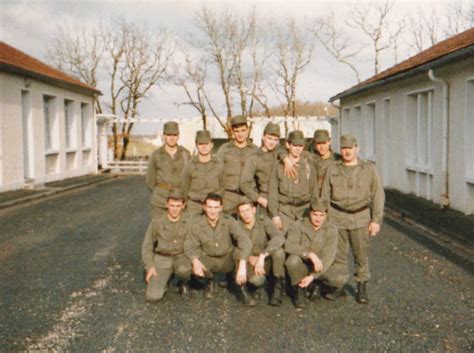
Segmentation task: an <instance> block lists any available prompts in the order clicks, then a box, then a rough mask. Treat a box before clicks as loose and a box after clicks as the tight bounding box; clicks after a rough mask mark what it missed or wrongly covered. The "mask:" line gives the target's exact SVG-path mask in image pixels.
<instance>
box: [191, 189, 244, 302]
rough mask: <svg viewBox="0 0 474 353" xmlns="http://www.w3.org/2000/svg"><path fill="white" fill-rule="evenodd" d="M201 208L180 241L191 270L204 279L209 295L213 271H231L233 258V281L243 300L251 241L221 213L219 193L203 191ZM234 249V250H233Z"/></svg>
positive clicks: (233, 222)
mask: <svg viewBox="0 0 474 353" xmlns="http://www.w3.org/2000/svg"><path fill="white" fill-rule="evenodd" d="M203 208H204V215H202V216H197V217H195V218H194V219H193V226H192V227H191V228H190V231H189V233H188V235H187V237H186V240H185V243H184V249H185V253H186V256H187V257H188V258H189V260H190V261H191V262H192V271H193V274H194V275H195V276H196V277H197V278H198V279H199V280H201V281H202V282H204V284H205V292H204V293H205V296H206V297H207V298H212V292H213V277H214V274H216V273H225V274H228V273H231V272H232V271H233V270H234V268H235V261H237V263H238V265H237V271H236V279H235V281H236V283H237V285H238V286H239V290H240V294H241V296H242V299H243V300H244V303H247V302H248V301H250V295H249V293H248V291H247V289H246V287H245V285H244V284H245V282H246V281H247V258H248V257H249V256H250V250H251V248H252V243H251V241H250V239H249V237H248V236H247V234H246V233H245V231H244V230H243V229H242V227H241V226H240V225H239V223H238V222H237V221H236V220H235V219H233V218H232V217H230V216H227V215H222V214H221V213H222V197H221V196H220V195H218V194H209V195H207V196H206V198H205V200H204V206H203ZM234 244H236V245H234ZM236 249H237V250H238V251H234V250H236ZM234 254H235V257H234Z"/></svg>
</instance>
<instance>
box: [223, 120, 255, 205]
mask: <svg viewBox="0 0 474 353" xmlns="http://www.w3.org/2000/svg"><path fill="white" fill-rule="evenodd" d="M231 124H232V134H233V135H234V139H233V140H232V141H229V142H227V143H225V144H223V145H222V146H221V147H220V148H219V151H218V152H217V157H218V158H219V159H220V160H221V161H222V162H223V163H224V188H225V191H224V195H223V200H224V213H226V214H231V213H234V212H235V210H236V207H237V204H238V203H239V200H240V197H241V196H242V195H243V193H242V192H241V191H240V174H241V172H242V169H243V167H244V164H245V161H246V160H247V159H248V158H250V157H251V156H252V155H254V154H256V153H257V151H258V147H257V146H255V145H254V144H253V143H252V142H251V141H249V140H248V137H249V132H250V130H249V127H248V125H247V119H246V118H245V117H235V118H232V120H231Z"/></svg>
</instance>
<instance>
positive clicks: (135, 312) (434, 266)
mask: <svg viewBox="0 0 474 353" xmlns="http://www.w3.org/2000/svg"><path fill="white" fill-rule="evenodd" d="M148 197H149V193H148V191H147V190H146V189H145V188H144V183H143V179H142V178H141V177H130V178H122V179H115V180H112V181H110V182H105V183H101V184H97V185H95V186H92V187H89V188H86V189H82V190H80V191H75V192H70V193H66V194H63V195H60V196H58V197H56V198H53V199H49V200H45V201H43V202H39V203H35V204H32V205H25V206H22V207H19V208H16V209H11V210H8V211H6V212H2V213H0V297H1V304H0V351H1V352H10V351H13V352H16V351H30V352H35V351H41V352H48V351H50V352H54V351H68V352H99V351H100V352H124V351H134V352H188V351H189V352H195V351H199V352H251V351H254V352H359V351H361V352H366V351H371V352H468V351H472V350H473V349H474V346H473V340H474V332H473V331H474V320H473V318H474V305H473V301H472V299H473V288H474V280H473V273H472V266H470V264H469V263H467V262H464V261H463V260H462V259H461V258H459V257H457V256H456V255H455V254H452V253H449V252H448V251H445V250H444V249H442V248H439V247H438V246H437V245H436V244H435V243H432V242H430V241H426V240H425V239H424V237H423V236H421V235H420V234H419V233H416V232H413V231H411V230H410V229H408V228H405V227H403V226H399V225H397V224H395V223H392V222H387V223H386V224H385V225H384V227H383V229H382V232H381V235H380V236H378V237H377V238H375V239H373V240H372V241H371V244H370V245H371V249H370V259H371V272H372V280H371V282H370V284H369V287H368V289H369V295H370V303H369V304H368V305H360V304H357V303H356V301H355V299H354V297H353V296H352V295H350V296H349V297H348V298H346V299H342V300H339V301H337V302H329V301H326V300H321V301H318V302H316V303H314V304H311V305H310V306H309V307H308V309H305V310H303V311H297V310H295V308H294V307H293V305H292V304H291V302H290V300H289V298H285V301H284V303H283V305H282V306H281V307H278V308H274V307H270V306H269V305H267V304H266V302H265V300H264V299H262V300H261V301H260V302H259V305H258V306H257V307H255V308H247V307H244V306H243V305H242V304H240V303H239V302H237V300H236V298H235V297H234V296H233V295H232V294H231V293H229V292H228V291H226V290H225V289H218V292H217V295H216V297H215V298H214V299H212V300H205V299H204V298H203V297H202V296H201V293H200V292H199V291H197V290H193V291H192V294H191V297H190V298H189V299H188V300H186V301H182V300H181V298H180V296H179V294H178V293H176V292H175V291H174V290H170V291H169V292H168V294H167V296H166V298H165V300H164V301H163V302H161V303H159V304H154V305H153V304H148V303H146V302H145V300H144V288H145V285H144V282H143V277H142V269H141V263H140V245H141V241H142V238H143V235H144V233H145V230H146V227H147V223H148V216H149V210H148ZM353 288H354V283H353V282H351V288H350V289H351V293H353V292H354V290H353Z"/></svg>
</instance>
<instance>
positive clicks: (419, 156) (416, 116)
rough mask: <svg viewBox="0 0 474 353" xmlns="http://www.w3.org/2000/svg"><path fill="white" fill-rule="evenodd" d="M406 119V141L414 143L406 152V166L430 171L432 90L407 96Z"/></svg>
mask: <svg viewBox="0 0 474 353" xmlns="http://www.w3.org/2000/svg"><path fill="white" fill-rule="evenodd" d="M406 118H407V121H406V137H407V141H413V142H414V144H413V148H411V149H409V150H407V155H406V160H407V164H408V166H409V167H410V168H414V169H416V170H424V171H431V169H432V147H433V143H432V137H433V90H428V91H423V92H417V93H412V94H409V95H408V99H407V116H406Z"/></svg>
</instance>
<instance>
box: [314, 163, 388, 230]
mask: <svg viewBox="0 0 474 353" xmlns="http://www.w3.org/2000/svg"><path fill="white" fill-rule="evenodd" d="M321 197H322V198H324V199H326V200H329V201H330V203H331V207H330V208H329V217H330V220H331V222H332V223H333V224H334V225H336V226H337V227H338V228H341V229H357V228H362V227H367V226H368V225H369V223H370V222H375V223H378V224H381V223H382V219H383V208H384V203H385V192H384V189H383V185H382V181H381V179H380V176H379V173H378V172H377V169H376V168H375V165H374V164H373V163H371V162H367V161H364V160H362V159H359V160H358V164H357V165H355V166H345V165H344V163H343V162H342V160H340V161H338V162H336V163H335V164H333V165H331V166H329V167H328V169H327V172H326V177H325V178H324V183H323V188H322V190H321ZM365 206H370V208H367V209H365V210H362V211H360V212H356V213H354V214H350V213H347V212H343V211H340V210H337V209H336V208H340V209H344V210H348V211H356V210H358V209H361V208H364V207H365Z"/></svg>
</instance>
